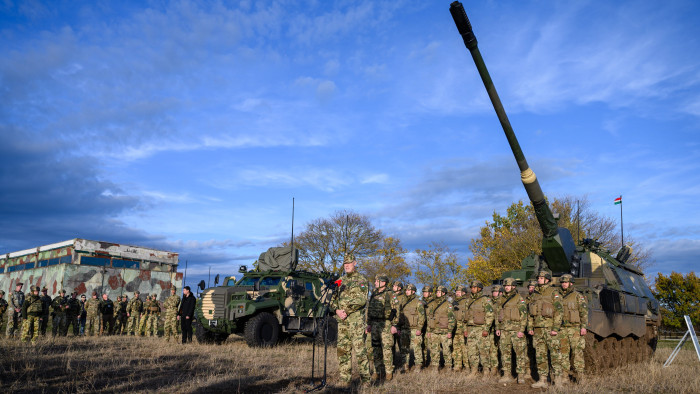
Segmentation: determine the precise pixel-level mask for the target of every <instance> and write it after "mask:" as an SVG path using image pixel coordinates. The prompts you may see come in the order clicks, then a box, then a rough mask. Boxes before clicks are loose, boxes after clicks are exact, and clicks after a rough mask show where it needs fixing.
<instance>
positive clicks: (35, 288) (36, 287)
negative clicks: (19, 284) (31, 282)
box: [29, 286, 39, 292]
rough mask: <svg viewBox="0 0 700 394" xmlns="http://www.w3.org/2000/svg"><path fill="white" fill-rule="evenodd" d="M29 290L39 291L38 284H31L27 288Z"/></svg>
mask: <svg viewBox="0 0 700 394" xmlns="http://www.w3.org/2000/svg"><path fill="white" fill-rule="evenodd" d="M29 290H31V291H32V292H35V291H39V287H38V286H31V287H30V288H29Z"/></svg>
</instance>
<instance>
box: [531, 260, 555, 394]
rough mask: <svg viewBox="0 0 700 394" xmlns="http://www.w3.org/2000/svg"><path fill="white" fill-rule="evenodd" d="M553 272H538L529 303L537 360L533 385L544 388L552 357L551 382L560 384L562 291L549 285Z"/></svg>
mask: <svg viewBox="0 0 700 394" xmlns="http://www.w3.org/2000/svg"><path fill="white" fill-rule="evenodd" d="M551 280H552V275H551V274H550V273H549V272H547V271H540V272H539V273H538V274H537V284H538V286H537V287H536V288H535V291H534V292H533V293H532V298H531V301H530V305H529V316H528V333H529V334H530V335H532V341H533V346H534V348H535V358H536V363H537V376H538V380H537V381H536V382H535V383H533V384H532V387H533V388H546V387H547V386H548V383H547V375H549V364H548V362H547V358H548V355H549V358H551V360H552V362H551V364H552V370H553V371H554V376H552V379H551V380H552V382H554V383H555V384H557V383H562V367H561V349H560V343H559V337H558V335H559V331H560V330H561V323H562V304H561V294H560V293H559V291H558V290H557V289H556V288H554V287H553V286H551V284H550V281H551Z"/></svg>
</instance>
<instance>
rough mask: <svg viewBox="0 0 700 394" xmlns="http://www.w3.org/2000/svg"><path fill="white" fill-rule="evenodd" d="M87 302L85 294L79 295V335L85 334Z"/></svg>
mask: <svg viewBox="0 0 700 394" xmlns="http://www.w3.org/2000/svg"><path fill="white" fill-rule="evenodd" d="M86 304H87V298H86V297H85V294H81V295H80V315H78V324H79V325H80V335H81V336H83V335H85V323H86V322H87V309H85V306H86Z"/></svg>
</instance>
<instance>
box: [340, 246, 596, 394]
mask: <svg viewBox="0 0 700 394" xmlns="http://www.w3.org/2000/svg"><path fill="white" fill-rule="evenodd" d="M356 265H357V261H356V260H355V258H354V256H353V255H352V254H348V255H346V257H345V260H344V264H343V268H344V271H345V275H344V276H343V277H341V279H340V281H339V283H340V285H339V288H338V290H337V291H336V293H335V296H334V299H333V301H332V307H331V309H332V310H333V311H335V315H336V319H337V320H338V346H337V349H338V363H339V375H340V381H341V384H342V385H345V386H349V385H350V384H351V376H352V353H353V352H354V353H355V354H356V359H357V367H358V370H359V374H360V377H361V379H362V382H363V385H369V384H371V383H372V382H378V381H381V380H386V381H389V380H392V379H393V378H394V372H395V369H398V370H399V372H412V371H421V370H426V369H427V370H432V371H454V372H458V373H459V372H461V371H463V370H464V371H468V373H469V376H470V377H472V378H476V377H480V378H482V379H484V380H489V379H492V378H493V379H498V382H499V383H506V384H507V383H515V382H517V383H519V384H523V383H526V380H528V379H531V380H533V381H534V382H533V383H532V387H533V388H546V387H548V386H549V384H550V383H551V384H555V385H557V386H562V385H565V384H567V383H569V382H571V377H578V376H579V375H580V374H582V373H583V371H584V365H585V364H584V360H583V350H584V347H585V335H586V326H587V324H588V306H587V303H586V299H585V297H584V296H583V295H582V294H580V293H579V292H577V291H576V290H575V289H574V286H573V282H574V279H573V277H572V276H571V275H568V274H565V275H562V276H561V277H560V278H559V280H558V282H559V285H558V286H554V285H552V283H551V281H552V276H551V273H550V272H548V271H541V272H539V273H538V274H537V276H536V280H531V281H530V282H529V283H528V295H527V296H526V297H523V296H522V295H520V293H519V292H518V290H517V281H516V279H515V278H506V279H504V280H503V281H502V285H494V286H492V292H491V294H484V292H483V290H484V285H483V284H482V283H481V282H480V281H478V280H475V281H472V282H471V283H470V284H469V287H468V288H467V287H466V286H457V287H456V288H455V289H453V293H452V294H450V293H449V292H448V289H447V288H446V287H445V286H437V287H435V288H433V287H431V286H425V287H424V288H423V289H422V295H423V297H422V298H421V297H419V296H418V294H417V288H416V286H414V285H411V284H409V285H408V286H406V287H405V289H404V288H403V284H402V283H400V282H394V283H390V282H389V278H388V277H387V276H386V275H378V276H377V277H375V280H374V289H373V290H372V291H371V292H370V283H369V281H368V280H367V278H365V277H364V276H363V275H362V274H360V273H358V272H357V271H356V270H355V268H356ZM389 286H391V287H389ZM370 354H371V356H370ZM395 356H396V359H394V357H395ZM411 356H412V357H411ZM411 358H412V359H413V362H411ZM531 359H533V361H534V363H533V368H532V370H531V368H530V360H531ZM441 361H442V363H441ZM441 365H442V366H443V367H442V369H441V368H440V366H441ZM572 366H573V368H572ZM550 369H551V371H552V375H551V376H550ZM370 371H372V373H371V374H370ZM548 377H549V382H548ZM577 381H578V380H577Z"/></svg>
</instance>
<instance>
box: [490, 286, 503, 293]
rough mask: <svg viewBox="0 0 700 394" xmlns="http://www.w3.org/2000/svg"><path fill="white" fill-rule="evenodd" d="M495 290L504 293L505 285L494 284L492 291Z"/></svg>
mask: <svg viewBox="0 0 700 394" xmlns="http://www.w3.org/2000/svg"><path fill="white" fill-rule="evenodd" d="M494 291H497V292H499V293H503V286H501V285H493V288H492V289H491V292H492V293H493V292H494Z"/></svg>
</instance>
